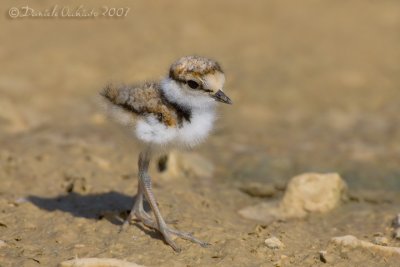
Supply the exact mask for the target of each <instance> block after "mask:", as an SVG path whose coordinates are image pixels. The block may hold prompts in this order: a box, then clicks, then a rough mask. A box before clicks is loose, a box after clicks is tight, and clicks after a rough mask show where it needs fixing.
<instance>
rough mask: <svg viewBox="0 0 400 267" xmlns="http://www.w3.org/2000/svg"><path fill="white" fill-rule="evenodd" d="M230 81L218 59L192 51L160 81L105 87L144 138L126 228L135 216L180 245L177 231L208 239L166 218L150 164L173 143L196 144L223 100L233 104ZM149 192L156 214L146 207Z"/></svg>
mask: <svg viewBox="0 0 400 267" xmlns="http://www.w3.org/2000/svg"><path fill="white" fill-rule="evenodd" d="M224 82H225V75H224V72H223V71H222V69H221V67H220V65H219V64H218V63H217V62H215V61H213V60H210V59H207V58H204V57H199V56H187V57H182V58H180V59H179V60H178V61H176V62H175V63H173V64H172V65H171V67H170V70H169V75H168V76H167V77H166V78H164V79H163V80H161V81H159V82H148V83H144V84H142V85H139V86H117V87H115V86H112V85H109V86H107V87H106V88H105V89H104V90H103V92H102V93H101V94H102V95H103V96H104V97H105V98H106V99H107V100H108V101H106V102H108V103H109V106H110V107H111V111H112V114H113V115H114V117H115V118H116V119H117V120H118V121H119V122H121V123H122V124H125V125H126V126H128V127H129V129H130V130H131V131H132V132H134V135H135V136H136V138H137V139H138V140H139V141H140V142H139V143H140V144H141V152H140V154H139V160H138V168H139V174H138V176H139V183H138V192H137V195H136V200H135V203H134V205H133V207H132V210H131V212H130V214H129V216H128V218H127V219H126V220H125V222H124V224H123V226H122V229H124V228H126V227H127V225H129V223H130V221H131V220H132V219H133V217H135V218H136V219H137V220H139V221H141V222H142V223H143V224H144V225H146V226H147V227H150V228H152V229H156V230H158V231H159V232H160V233H161V234H162V235H163V237H164V239H165V241H166V242H167V243H168V244H169V245H170V246H171V247H172V248H173V249H174V250H175V251H179V250H180V248H179V247H178V246H177V245H176V244H175V242H174V241H173V239H172V236H173V235H175V236H178V237H181V238H183V239H186V240H190V241H192V242H194V243H198V244H200V245H201V246H207V245H208V244H207V243H205V242H203V241H201V240H199V239H197V238H195V237H194V236H192V235H191V234H189V233H185V232H181V231H178V230H175V229H172V228H170V227H169V226H168V225H167V224H166V222H165V221H164V219H163V217H162V215H161V212H160V210H159V208H158V206H157V202H156V200H155V197H154V194H153V191H152V185H151V178H150V175H149V174H148V168H149V163H150V160H151V159H152V157H153V156H154V155H157V154H164V153H166V152H167V151H168V150H169V149H171V148H187V147H188V148H191V147H194V146H196V145H198V144H199V143H201V142H202V141H203V140H204V139H205V138H206V137H207V136H208V135H209V133H210V131H211V130H212V128H213V124H214V121H215V108H216V104H217V102H221V103H226V104H232V101H231V100H230V99H229V97H227V96H226V95H225V93H224V92H223V91H222V90H223V85H224ZM144 198H145V199H146V200H147V201H148V203H149V204H150V207H151V210H152V212H153V214H154V217H155V220H154V219H153V218H152V216H151V215H150V214H148V213H147V212H146V211H145V210H144V208H143V201H144Z"/></svg>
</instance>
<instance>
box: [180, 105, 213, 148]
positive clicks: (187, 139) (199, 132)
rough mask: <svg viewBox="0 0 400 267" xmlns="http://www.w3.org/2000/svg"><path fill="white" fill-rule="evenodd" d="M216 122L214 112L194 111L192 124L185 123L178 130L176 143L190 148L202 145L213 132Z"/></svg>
mask: <svg viewBox="0 0 400 267" xmlns="http://www.w3.org/2000/svg"><path fill="white" fill-rule="evenodd" d="M214 121H215V112H214V110H207V111H205V110H199V111H196V110H194V111H193V113H192V117H191V119H190V122H188V121H184V123H183V125H182V127H181V128H179V129H178V135H177V140H176V142H178V143H179V144H181V145H184V146H189V147H193V146H195V145H197V144H199V143H201V142H202V141H203V140H204V139H205V138H206V137H207V136H208V135H209V133H210V132H211V130H212V128H213V125H214Z"/></svg>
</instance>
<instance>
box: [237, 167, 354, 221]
mask: <svg viewBox="0 0 400 267" xmlns="http://www.w3.org/2000/svg"><path fill="white" fill-rule="evenodd" d="M346 190H347V186H346V183H345V182H344V181H343V180H342V178H340V176H339V175H338V174H337V173H328V174H319V173H305V174H302V175H299V176H296V177H293V178H292V179H291V180H290V182H289V183H288V185H287V188H286V192H285V194H284V196H283V198H282V200H281V201H280V202H262V203H260V204H257V205H255V206H250V207H247V208H244V209H242V210H240V211H239V214H240V215H242V216H243V217H245V218H249V219H255V220H259V221H263V222H270V221H272V220H275V219H290V218H303V217H305V216H307V214H308V213H311V212H328V211H330V210H332V209H334V208H335V207H337V206H338V205H339V204H340V202H341V200H342V199H344V198H345V196H346Z"/></svg>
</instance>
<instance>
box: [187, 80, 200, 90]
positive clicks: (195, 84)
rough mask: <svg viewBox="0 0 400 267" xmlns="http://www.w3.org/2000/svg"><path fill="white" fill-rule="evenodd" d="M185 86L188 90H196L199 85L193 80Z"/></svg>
mask: <svg viewBox="0 0 400 267" xmlns="http://www.w3.org/2000/svg"><path fill="white" fill-rule="evenodd" d="M187 84H188V85H189V87H190V88H192V89H196V88H197V87H199V84H198V83H197V82H195V81H193V80H189V81H187Z"/></svg>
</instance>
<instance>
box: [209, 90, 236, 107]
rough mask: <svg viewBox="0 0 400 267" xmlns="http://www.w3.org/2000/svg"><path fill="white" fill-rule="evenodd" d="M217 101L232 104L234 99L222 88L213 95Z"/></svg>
mask: <svg viewBox="0 0 400 267" xmlns="http://www.w3.org/2000/svg"><path fill="white" fill-rule="evenodd" d="M211 96H212V97H213V98H214V99H215V100H216V101H218V102H222V103H225V104H229V105H232V100H231V99H230V98H229V97H228V96H227V95H226V94H225V93H224V92H222V91H221V90H218V92H216V93H215V94H213V95H211Z"/></svg>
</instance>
